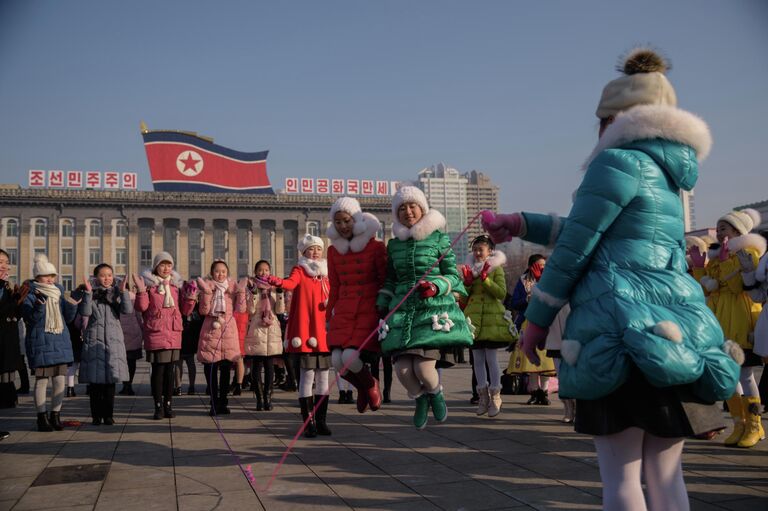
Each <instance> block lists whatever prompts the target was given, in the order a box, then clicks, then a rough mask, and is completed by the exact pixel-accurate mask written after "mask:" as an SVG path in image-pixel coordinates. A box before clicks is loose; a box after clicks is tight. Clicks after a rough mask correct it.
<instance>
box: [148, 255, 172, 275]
mask: <svg viewBox="0 0 768 511" xmlns="http://www.w3.org/2000/svg"><path fill="white" fill-rule="evenodd" d="M164 261H165V262H169V263H171V264H174V262H173V256H172V255H171V254H169V253H168V252H165V251H163V252H158V253H157V254H155V257H154V258H152V271H155V269H156V268H157V267H158V265H159V264H160V263H162V262H164Z"/></svg>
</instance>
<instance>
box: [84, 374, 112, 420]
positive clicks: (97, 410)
mask: <svg viewBox="0 0 768 511" xmlns="http://www.w3.org/2000/svg"><path fill="white" fill-rule="evenodd" d="M88 397H89V399H90V403H91V417H93V418H94V419H97V418H99V419H105V418H110V419H111V418H112V414H113V413H114V410H115V384H114V383H91V384H89V387H88Z"/></svg>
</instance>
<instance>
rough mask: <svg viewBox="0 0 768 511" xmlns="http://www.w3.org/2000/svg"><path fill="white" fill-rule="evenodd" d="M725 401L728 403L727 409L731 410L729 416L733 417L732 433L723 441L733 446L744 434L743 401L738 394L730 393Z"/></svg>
mask: <svg viewBox="0 0 768 511" xmlns="http://www.w3.org/2000/svg"><path fill="white" fill-rule="evenodd" d="M726 403H728V411H729V412H731V417H733V433H731V436H729V437H728V438H726V439H725V442H723V443H724V444H725V445H727V446H731V447H735V446H736V444H738V443H739V440H741V437H743V436H744V429H745V428H744V403H743V402H742V400H741V396H740V395H738V394H734V395H732V396H731V397H730V398H729V399H728V401H726Z"/></svg>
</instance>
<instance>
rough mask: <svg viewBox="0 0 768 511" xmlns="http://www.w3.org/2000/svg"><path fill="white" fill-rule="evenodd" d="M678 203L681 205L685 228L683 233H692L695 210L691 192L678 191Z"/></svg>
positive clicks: (694, 226) (694, 225)
mask: <svg viewBox="0 0 768 511" xmlns="http://www.w3.org/2000/svg"><path fill="white" fill-rule="evenodd" d="M680 201H681V202H682V204H683V226H684V227H685V232H689V231H692V230H694V229H695V228H696V208H695V201H694V198H693V190H691V191H690V192H688V191H686V190H680Z"/></svg>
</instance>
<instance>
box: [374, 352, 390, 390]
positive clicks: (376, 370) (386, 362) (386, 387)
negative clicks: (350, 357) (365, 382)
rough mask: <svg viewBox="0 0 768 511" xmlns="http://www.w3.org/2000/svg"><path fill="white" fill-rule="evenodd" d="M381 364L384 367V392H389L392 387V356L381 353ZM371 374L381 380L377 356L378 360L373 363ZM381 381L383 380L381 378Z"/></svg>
mask: <svg viewBox="0 0 768 511" xmlns="http://www.w3.org/2000/svg"><path fill="white" fill-rule="evenodd" d="M380 358H381V365H382V366H383V367H384V388H383V389H382V390H383V391H384V392H389V390H390V389H391V388H392V357H390V356H388V355H381V357H380ZM371 374H372V375H373V377H374V378H376V379H377V380H379V358H376V362H374V363H373V364H371ZM379 381H381V380H379Z"/></svg>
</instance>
